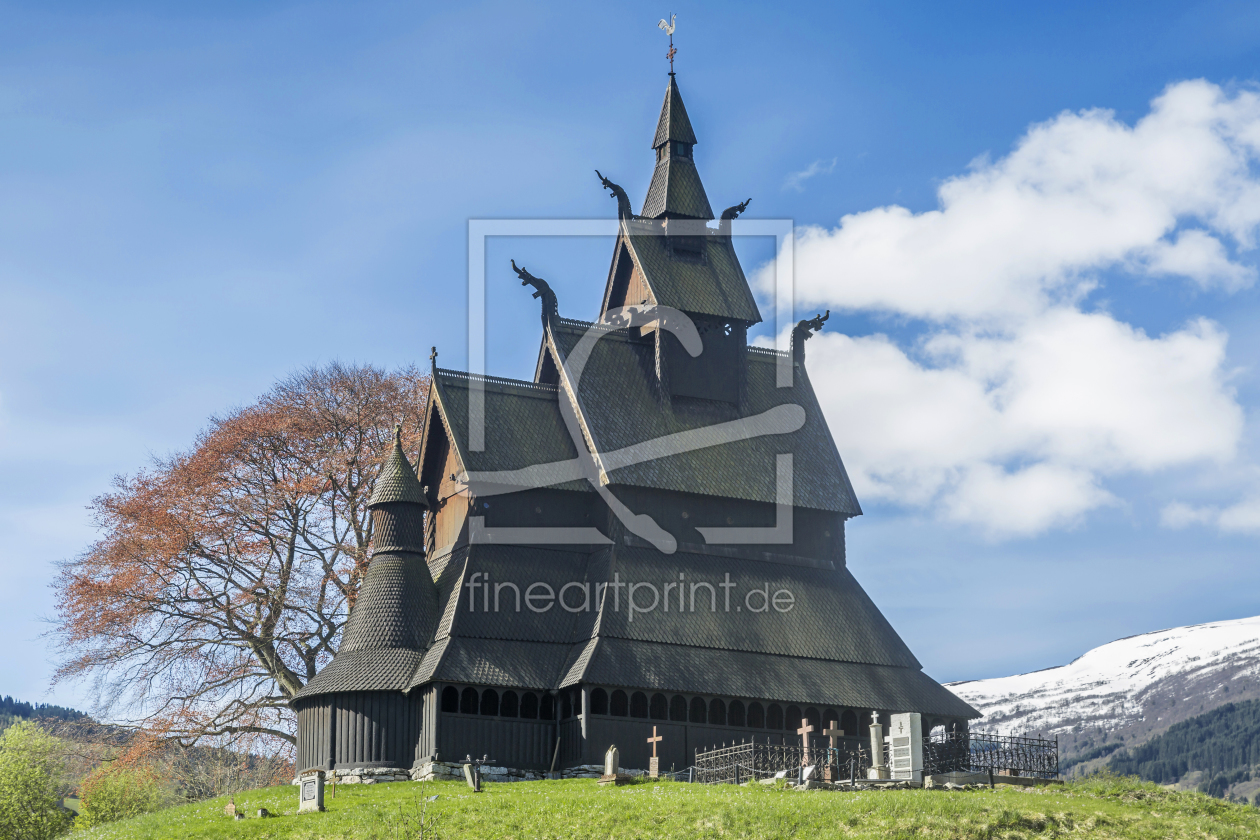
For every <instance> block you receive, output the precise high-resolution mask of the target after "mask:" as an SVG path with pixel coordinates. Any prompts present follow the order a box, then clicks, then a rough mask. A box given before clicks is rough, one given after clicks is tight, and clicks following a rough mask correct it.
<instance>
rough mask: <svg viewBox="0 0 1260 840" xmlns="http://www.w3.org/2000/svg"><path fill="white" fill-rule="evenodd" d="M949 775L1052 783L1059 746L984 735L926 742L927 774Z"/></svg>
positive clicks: (1041, 740)
mask: <svg viewBox="0 0 1260 840" xmlns="http://www.w3.org/2000/svg"><path fill="white" fill-rule="evenodd" d="M950 771H961V772H969V773H984V772H990V773H997V774H1005V775H1011V776H1035V777H1037V778H1042V779H1053V778H1054V777H1056V776H1058V775H1059V742H1058V740H1057V739H1056V740H1054V741H1051V740H1049V739H1048V738H1023V737H1019V736H1015V735H986V734H984V733H982V732H943V733H939V734H937V735H932V736H931V737H929V738H927V739H925V740H924V742H923V772H924V774H925V775H930V774H933V773H948V772H950Z"/></svg>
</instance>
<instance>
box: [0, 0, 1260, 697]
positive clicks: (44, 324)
mask: <svg viewBox="0 0 1260 840" xmlns="http://www.w3.org/2000/svg"><path fill="white" fill-rule="evenodd" d="M667 12H676V13H677V14H678V30H677V33H676V36H675V40H676V44H677V46H678V50H679V52H678V59H677V69H678V79H679V84H680V87H681V89H682V92H683V96H684V98H685V100H686V103H687V108H688V111H689V113H690V115H691V119H692V122H693V125H694V126H695V129H696V132H697V134H698V136H699V140H700V144H699V146H698V147H697V149H696V159H697V164H698V166H699V168H700V172H701V175H702V177H703V179H704V182H705V185H706V187H707V189H708V192H709V196H710V199H711V201H712V203H713V204H714V205H715V206H718V207H723V206H726V205H728V204H734V203H736V202H738V201H740V200H742V199H744V198H747V197H749V196H752V198H753V203H752V205H751V208H750V213H749V215H750V216H753V217H759V218H791V219H794V220H795V221H796V223H797V224H798V225H800V226H802V228H803V229H805V230H807V231H810V234H809V236H808V237H807V239H806V241H803V243H802V244H801V246H800V248H801V250H800V251H799V252H798V255H799V259H800V267H801V271H802V277H801V296H800V303H801V306H802V308H803V307H806V306H814V305H817V306H830V307H832V308H833V309H834V310H836V313H835V315H833V317H832V320H831V321H830V322H829V324H828V329H829V334H828V335H827V336H826V337H825V338H824V339H819V340H818V341H816V342H811V344H810V353H811V357H810V358H811V365H810V367H811V374H812V375H813V376H814V378H815V380H816V384H819V386H820V388H826V389H827V390H828V393H829V394H830V397H829V398H828V399H827V400H825V402H826V407H827V410H828V413H829V418H830V419H831V422H832V425H833V429H835V430H837V434H836V437H837V443H838V445H839V448H840V451H841V455H842V456H844V457H845V459H846V462H847V463H848V464H849V466H850V470H851V472H853V473H854V474H855V481H856V482H857V484H858V490H859V494H860V497H861V498H862V500H863V504H864V509H865V511H866V515H865V516H863V517H861V518H860V519H858V520H856V521H854V522H853V523H852V524H851V525H850V528H849V531H848V535H849V556H850V566H851V568H852V569H853V571H854V573H855V574H856V575H857V577H858V579H859V580H860V581H862V582H863V583H864V584H865V585H866V586H867V588H868V589H869V591H870V592H871V594H872V596H873V597H874V598H875V600H876V602H877V603H878V604H880V605H881V607H882V608H883V609H884V611H885V613H886V614H887V615H888V617H889V618H890V619H891V621H892V622H893V624H894V626H895V627H897V628H898V630H899V631H900V632H901V633H902V635H903V636H904V637H905V638H906V640H907V642H908V643H909V644H910V646H911V648H912V649H913V650H914V651H915V652H916V654H917V655H918V657H919V658H920V660H921V661H922V662H923V663H924V666H925V670H926V671H927V672H928V673H930V674H932V675H933V676H935V677H937V678H938V679H941V680H954V679H965V678H972V677H984V676H996V675H1002V674H1007V673H1013V672H1016V671H1024V670H1032V669H1035V668H1042V667H1047V666H1050V665H1055V664H1060V663H1062V662H1064V661H1067V660H1069V659H1071V658H1072V657H1074V656H1076V655H1078V654H1079V653H1081V652H1083V651H1084V650H1085V649H1087V648H1088V647H1091V646H1094V645H1096V644H1101V643H1104V642H1107V641H1110V640H1111V639H1114V638H1117V637H1119V636H1124V635H1129V634H1134V633H1140V632H1145V631H1148V630H1154V629H1158V628H1161V627H1167V626H1174V625H1180V624H1187V623H1194V622H1202V621H1210V620H1214V619H1226V618H1236V617H1241V616H1249V615H1255V614H1257V613H1260V598H1258V597H1257V594H1256V593H1257V591H1258V588H1257V584H1260V563H1256V562H1255V557H1256V548H1257V536H1258V534H1260V508H1256V504H1257V503H1256V502H1255V500H1256V499H1257V498H1260V470H1257V468H1256V467H1257V464H1258V463H1260V460H1258V458H1257V455H1258V452H1257V447H1256V419H1255V407H1256V405H1257V403H1258V402H1260V389H1258V388H1257V385H1258V384H1260V383H1258V381H1257V374H1256V371H1257V362H1258V361H1260V358H1258V357H1260V340H1258V339H1257V337H1256V330H1255V325H1256V323H1257V319H1258V318H1260V306H1258V303H1260V300H1258V297H1257V292H1256V286H1255V282H1254V280H1255V276H1254V275H1255V264H1256V254H1255V251H1254V244H1255V240H1254V235H1255V233H1256V232H1257V220H1256V218H1255V214H1254V211H1253V207H1254V206H1256V202H1255V201H1253V199H1252V195H1253V192H1254V189H1255V184H1254V181H1255V173H1256V171H1257V169H1258V168H1260V167H1258V166H1257V160H1258V159H1257V157H1256V154H1255V137H1256V136H1257V134H1256V128H1255V127H1256V125H1257V120H1256V118H1255V110H1256V109H1255V107H1254V103H1253V102H1252V100H1251V99H1249V98H1248V97H1252V96H1253V95H1254V91H1255V90H1256V81H1257V70H1256V68H1257V67H1260V62H1258V61H1257V59H1258V58H1260V7H1257V6H1256V5H1255V4H1245V3H1199V4H1188V3H1183V4H1173V3H1153V2H1147V3H1142V4H1137V3H1132V4H1123V3H1115V4H1098V3H1088V4H1086V3H1076V4H1074V3H1058V4H1043V6H1042V7H1034V6H1032V5H1029V4H1010V3H968V4H957V5H953V6H947V5H945V4H935V3H922V4H909V3H904V4H896V3H836V4H831V3H829V4H816V5H815V4H775V5H774V6H773V7H762V6H756V5H751V4H738V3H722V4H689V5H684V6H681V7H675V8H672V9H670V8H665V7H657V6H648V5H643V4H618V5H616V6H608V7H606V8H603V7H593V6H590V5H589V4H581V5H579V4H574V5H561V4H553V5H549V6H529V5H526V4H521V3H511V4H507V3H480V4H469V5H462V6H450V5H443V6H425V5H421V4H402V3H397V4H393V3H358V4H353V5H352V4H332V3H327V4H319V3H216V4H198V3H185V4H179V5H178V6H174V7H173V6H171V5H170V4H150V3H91V4H86V3H85V4H74V3H43V4H13V3H0V15H2V19H3V20H4V21H5V25H4V26H3V27H0V476H3V479H4V480H3V481H2V482H0V525H2V527H3V533H4V540H3V542H2V543H0V571H2V572H3V575H4V579H5V581H6V585H5V586H3V587H0V631H2V632H3V636H4V638H6V639H7V640H8V644H7V645H6V652H5V655H4V663H5V666H4V668H3V669H2V670H3V675H4V678H3V681H2V682H0V692H2V693H10V694H15V695H19V696H21V697H24V698H26V699H31V700H35V699H45V700H56V701H59V702H66V703H74V704H78V705H87V702H88V701H87V699H86V691H85V690H84V689H83V688H82V687H80V686H73V685H70V686H63V687H59V688H58V689H57V691H56V692H55V693H53V694H46V693H45V691H46V689H47V685H48V676H49V674H50V672H51V668H52V658H53V655H52V653H51V652H50V651H49V650H48V648H47V645H46V642H45V640H44V639H42V638H41V633H43V632H44V631H45V630H46V628H47V625H46V624H45V623H43V621H42V619H43V618H45V617H47V616H49V615H50V614H51V611H52V606H51V604H52V597H51V593H50V591H49V590H48V587H47V583H48V580H49V579H50V577H51V574H52V568H53V565H54V564H55V563H56V562H57V561H58V560H61V559H64V558H67V557H70V556H73V555H74V554H75V553H76V552H77V551H79V550H81V549H82V547H83V546H85V545H86V544H87V542H88V541H90V540H91V538H92V535H93V531H92V525H91V522H90V521H89V520H88V518H87V514H86V511H85V506H86V504H87V503H88V501H89V500H90V499H91V498H92V497H93V496H94V495H96V494H97V493H99V492H101V491H102V490H104V489H106V488H107V486H108V483H109V481H110V478H111V476H113V475H115V474H117V473H126V472H131V471H134V470H136V469H137V468H138V467H140V466H142V465H144V464H145V463H146V461H147V459H148V458H149V457H150V456H151V455H152V454H160V453H166V452H170V451H173V450H176V449H179V448H182V447H184V446H187V445H188V444H189V443H190V442H191V441H192V439H193V437H194V435H195V434H196V432H197V430H198V429H199V428H200V427H201V426H202V424H203V423H204V421H205V419H206V418H207V417H208V416H209V415H210V414H212V413H214V412H218V411H222V410H224V409H225V408H228V407H231V406H233V405H238V404H241V403H246V402H249V401H250V400H252V399H253V398H254V397H256V396H257V395H258V394H259V393H261V392H262V391H264V390H266V388H267V387H268V386H269V385H270V384H271V383H272V382H274V381H275V380H276V379H277V378H279V377H282V376H284V375H286V374H287V373H289V372H291V371H293V370H295V369H297V368H299V367H302V366H305V365H307V364H311V363H319V362H326V361H329V360H332V359H343V360H347V361H357V362H372V363H375V364H379V365H384V366H395V365H401V364H406V363H408V362H412V361H423V360H424V359H425V357H426V356H427V353H428V347H429V346H430V345H432V344H436V345H437V346H438V347H439V348H440V350H441V352H442V360H443V363H444V364H449V365H451V366H456V365H461V364H462V363H463V359H464V358H465V355H466V336H465V329H464V323H465V314H466V311H465V308H464V307H465V303H464V277H465V274H466V263H465V260H466V256H465V255H466V238H465V230H466V224H467V220H468V219H469V218H552V217H558V218H595V217H608V216H610V215H611V214H612V213H613V212H614V205H613V204H612V202H611V201H610V200H609V199H608V196H607V194H606V193H605V192H604V191H602V190H601V189H600V188H599V184H598V182H597V181H596V179H595V176H594V173H593V172H592V170H593V169H594V168H596V167H598V168H599V169H600V170H601V171H603V172H604V173H605V174H607V175H609V176H610V177H612V178H613V179H614V180H616V181H618V182H619V183H621V184H622V185H623V186H625V187H626V189H627V191H628V192H629V193H630V195H631V196H632V198H633V200H634V201H635V203H636V206H637V204H638V202H639V201H641V198H642V196H643V194H644V193H645V191H646V189H647V183H648V180H649V178H650V175H651V165H652V153H651V151H650V149H649V148H648V146H649V144H650V140H651V135H652V130H653V128H654V123H655V119H656V115H657V112H658V110H659V108H660V102H661V96H662V94H663V92H664V87H665V81H666V76H665V72H666V70H667V67H666V63H665V61H664V58H663V54H664V51H665V49H666V39H665V36H664V34H663V33H662V32H660V31H659V30H658V29H657V28H656V25H655V24H656V21H657V19H659V18H660V17H661V16H663V15H665V14H666V13H667ZM1195 80H1202V81H1201V82H1195ZM1161 97H1162V98H1161ZM1094 109H1104V111H1105V112H1106V113H1104V112H1100V111H1098V110H1094ZM1060 199H1061V200H1060ZM881 208H901V209H900V210H892V211H890V210H886V209H884V210H881ZM842 219H844V221H843V222H842ZM811 237H812V238H811ZM872 242H874V243H875V245H874V246H872V245H871V243H872ZM880 243H884V244H885V245H886V247H882V248H881V247H878V246H879V245H880ZM610 247H611V243H606V242H597V241H585V242H583V241H571V242H561V243H555V242H552V243H547V244H539V243H535V242H527V241H516V240H513V241H507V242H501V243H496V244H495V245H494V246H492V247H491V250H490V265H491V270H492V272H493V270H494V266H495V265H496V261H497V262H498V263H504V264H505V263H506V259H507V257H508V256H516V257H517V258H518V261H523V262H525V263H526V264H527V265H529V266H530V268H531V270H533V271H535V273H537V274H540V275H542V276H545V277H547V278H548V279H549V280H550V281H551V283H552V285H553V286H554V287H555V288H556V290H557V292H558V294H559V297H560V306H561V312H562V314H564V315H567V316H571V317H591V316H592V315H593V314H594V312H595V310H596V308H597V306H598V300H599V296H600V293H601V292H602V289H603V280H604V274H605V272H606V270H607V264H608V259H609V252H610ZM740 247H741V249H743V254H744V259H745V268H746V269H747V270H748V272H749V274H750V276H753V275H754V274H755V270H756V268H757V265H758V264H759V263H760V262H761V261H762V260H764V259H765V258H766V256H767V253H766V251H765V249H764V247H763V246H762V245H759V244H757V243H745V244H743V245H741V246H740ZM502 274H503V276H501V277H498V278H497V280H499V281H501V286H500V288H499V290H498V291H497V292H496V291H495V290H494V283H495V282H496V276H495V275H494V274H493V273H492V274H491V276H490V278H489V279H490V285H491V294H490V301H489V318H490V324H489V326H490V334H491V339H490V341H489V346H488V358H489V367H490V372H492V373H497V374H501V375H509V376H528V375H529V374H530V372H531V371H532V365H533V358H534V354H535V352H536V347H537V312H536V303H535V302H534V301H532V300H530V299H529V297H528V295H527V294H526V293H525V292H524V291H523V290H521V289H520V288H519V286H517V285H516V283H515V281H514V278H512V277H511V276H510V275H508V274H507V271H506V268H505V269H504V271H503V272H502ZM961 301H967V304H966V305H964V304H963V303H961ZM763 310H764V311H768V307H766V306H763ZM809 314H812V312H811V313H809ZM1065 347H1066V348H1075V349H1077V350H1079V352H1078V353H1077V354H1076V355H1075V356H1073V355H1072V354H1071V353H1063V352H1060V351H1062V349H1063V348H1065ZM1065 406H1067V407H1069V408H1071V410H1066V409H1064V407H1065ZM907 417H908V418H911V419H910V420H909V421H907V420H906V418H907ZM898 420H900V421H901V422H900V423H899V422H896V421H898ZM925 429H931V430H933V433H931V434H929V433H927V432H925ZM938 432H939V433H938ZM1253 508H1254V510H1253Z"/></svg>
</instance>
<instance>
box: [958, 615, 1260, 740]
mask: <svg viewBox="0 0 1260 840" xmlns="http://www.w3.org/2000/svg"><path fill="white" fill-rule="evenodd" d="M949 688H950V690H952V691H953V692H954V693H955V694H957V695H958V696H959V697H961V698H963V699H964V700H966V701H967V702H968V703H970V704H971V705H973V706H975V707H976V708H977V709H979V710H980V711H982V712H984V717H983V718H981V719H980V720H978V721H975V722H974V723H973V728H974V729H976V730H977V731H982V732H997V733H1001V734H1006V735H1022V734H1025V733H1032V734H1035V733H1038V732H1041V733H1044V734H1046V735H1047V736H1050V735H1055V736H1058V738H1059V742H1060V747H1061V751H1062V754H1063V757H1064V758H1065V759H1069V760H1070V759H1071V758H1072V757H1073V756H1081V755H1084V754H1086V753H1087V752H1088V751H1089V750H1091V749H1096V748H1098V747H1100V746H1101V745H1103V744H1106V743H1124V744H1125V745H1126V746H1132V745H1134V744H1138V743H1142V742H1144V741H1146V740H1147V739H1149V738H1151V737H1153V736H1154V735H1157V734H1159V733H1160V732H1163V731H1164V730H1165V729H1167V728H1168V727H1169V726H1171V725H1172V724H1174V723H1177V722H1178V721H1182V720H1185V719H1186V718H1190V717H1193V716H1195V715H1197V714H1201V713H1203V712H1205V711H1208V710H1210V709H1214V708H1216V707H1217V706H1221V705H1223V704H1225V703H1229V702H1233V701H1238V700H1250V699H1254V698H1260V616H1257V617H1255V618H1242V619H1238V620H1235V621H1218V622H1213V623H1211V624H1196V625H1192V626H1190V627H1177V628H1174V629H1172V630H1160V631H1159V632H1156V633H1144V634H1143V635H1141V636H1130V637H1128V638H1126V639H1119V640H1117V641H1114V642H1111V643H1109V644H1105V645H1102V646H1101V647H1096V648H1094V649H1093V650H1091V651H1089V652H1088V653H1086V654H1084V655H1083V656H1080V657H1079V658H1077V659H1075V660H1073V661H1072V662H1071V663H1069V664H1067V665H1063V666H1061V667H1058V668H1047V669H1046V670H1044V671H1034V672H1033V673H1031V674H1018V675H1016V676H1013V677H999V678H996V679H990V680H972V681H968V682H959V683H951V684H949Z"/></svg>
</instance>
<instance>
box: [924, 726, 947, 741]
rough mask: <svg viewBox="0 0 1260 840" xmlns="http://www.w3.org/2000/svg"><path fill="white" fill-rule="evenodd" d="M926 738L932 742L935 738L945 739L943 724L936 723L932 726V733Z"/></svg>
mask: <svg viewBox="0 0 1260 840" xmlns="http://www.w3.org/2000/svg"><path fill="white" fill-rule="evenodd" d="M928 737H929V738H931V739H933V740H936V739H937V738H944V737H945V724H943V723H937V724H936V726H933V727H932V731H930V732H929V733H928Z"/></svg>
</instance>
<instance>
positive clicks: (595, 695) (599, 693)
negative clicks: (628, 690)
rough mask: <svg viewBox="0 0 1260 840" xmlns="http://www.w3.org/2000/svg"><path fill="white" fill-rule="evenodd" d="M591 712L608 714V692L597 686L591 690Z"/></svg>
mask: <svg viewBox="0 0 1260 840" xmlns="http://www.w3.org/2000/svg"><path fill="white" fill-rule="evenodd" d="M591 714H593V715H606V714H608V692H607V691H604V689H602V688H597V689H595V690H594V691H592V692H591Z"/></svg>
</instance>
